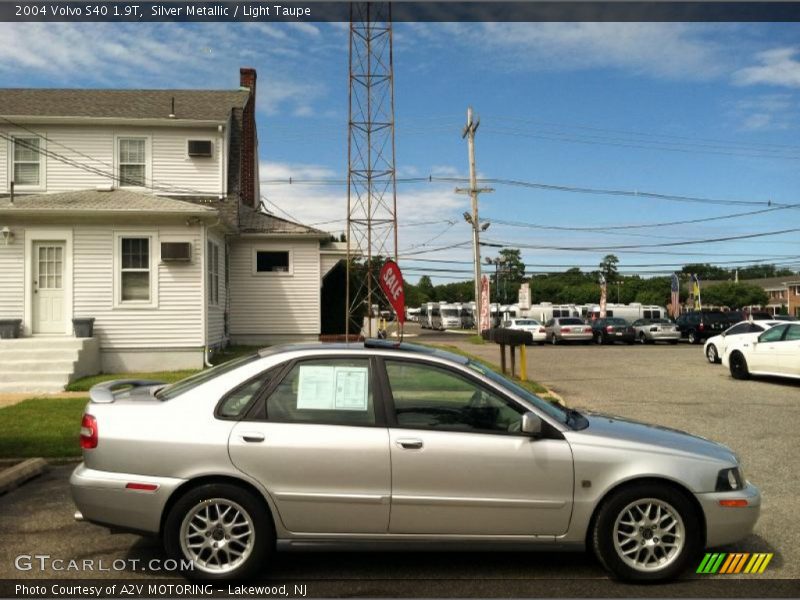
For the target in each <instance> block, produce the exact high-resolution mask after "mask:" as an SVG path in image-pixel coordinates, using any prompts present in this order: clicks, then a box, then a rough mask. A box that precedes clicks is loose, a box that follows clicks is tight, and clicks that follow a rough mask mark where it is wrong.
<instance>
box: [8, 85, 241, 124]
mask: <svg viewBox="0 0 800 600" xmlns="http://www.w3.org/2000/svg"><path fill="white" fill-rule="evenodd" d="M249 95H250V92H249V91H248V90H247V89H239V90H92V89H87V90H76V89H63V90H62V89H34V88H28V89H13V88H12V89H0V116H6V117H8V118H13V117H15V116H16V117H21V116H29V117H97V118H117V119H167V118H169V114H170V110H171V109H172V99H173V98H174V99H175V118H176V119H188V120H193V121H225V120H227V118H228V117H229V116H230V114H231V109H233V108H242V107H244V105H245V104H246V103H247V99H248V97H249Z"/></svg>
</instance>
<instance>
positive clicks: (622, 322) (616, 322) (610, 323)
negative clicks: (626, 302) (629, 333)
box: [606, 319, 628, 325]
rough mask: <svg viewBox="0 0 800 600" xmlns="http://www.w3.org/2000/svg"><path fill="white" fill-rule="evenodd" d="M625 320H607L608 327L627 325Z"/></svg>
mask: <svg viewBox="0 0 800 600" xmlns="http://www.w3.org/2000/svg"><path fill="white" fill-rule="evenodd" d="M627 324H628V322H627V321H626V320H625V319H606V325H627Z"/></svg>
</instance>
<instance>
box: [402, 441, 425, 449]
mask: <svg viewBox="0 0 800 600" xmlns="http://www.w3.org/2000/svg"><path fill="white" fill-rule="evenodd" d="M397 445H398V446H400V447H401V448H403V449H404V450H419V449H420V448H422V446H423V444H422V440H419V439H416V438H403V439H399V440H397Z"/></svg>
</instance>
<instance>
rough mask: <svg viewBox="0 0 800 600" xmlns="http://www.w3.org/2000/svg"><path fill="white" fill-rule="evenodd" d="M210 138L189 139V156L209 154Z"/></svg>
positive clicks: (210, 147) (210, 149)
mask: <svg viewBox="0 0 800 600" xmlns="http://www.w3.org/2000/svg"><path fill="white" fill-rule="evenodd" d="M211 151H212V143H211V140H189V156H211Z"/></svg>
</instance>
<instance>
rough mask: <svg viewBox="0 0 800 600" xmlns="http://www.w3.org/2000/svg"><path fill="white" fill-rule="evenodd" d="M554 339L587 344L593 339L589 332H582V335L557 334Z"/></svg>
mask: <svg viewBox="0 0 800 600" xmlns="http://www.w3.org/2000/svg"><path fill="white" fill-rule="evenodd" d="M556 337H557V338H558V339H559V340H563V341H565V342H587V341H589V340H591V339H592V338H593V337H594V334H593V333H592V332H591V331H584V332H583V333H561V332H559V333H557V334H556Z"/></svg>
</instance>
